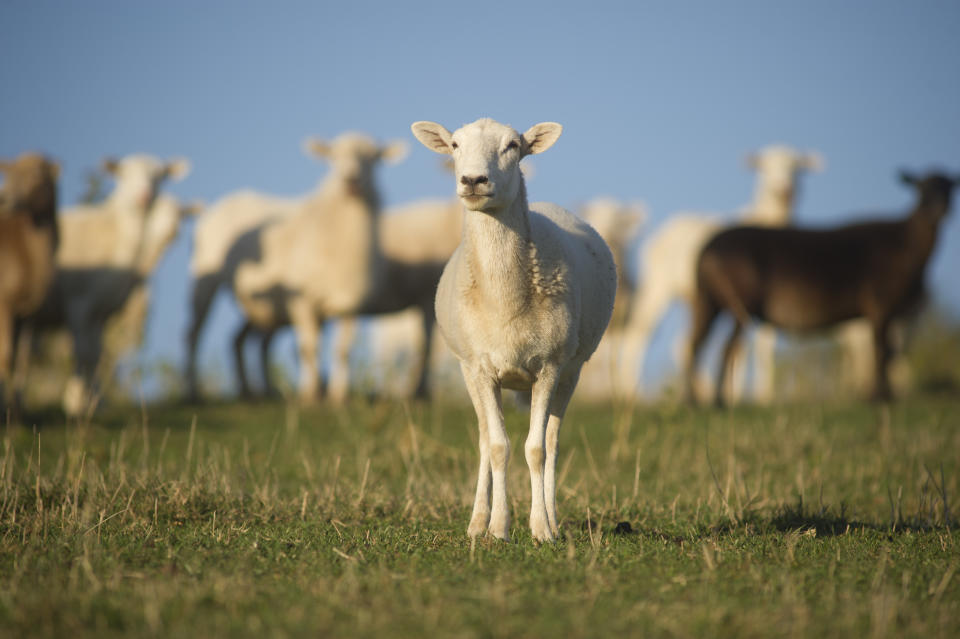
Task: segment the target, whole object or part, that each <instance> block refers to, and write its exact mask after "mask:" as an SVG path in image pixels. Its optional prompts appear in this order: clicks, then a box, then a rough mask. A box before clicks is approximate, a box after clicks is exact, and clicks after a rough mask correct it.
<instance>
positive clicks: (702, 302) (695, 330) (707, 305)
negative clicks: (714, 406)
mask: <svg viewBox="0 0 960 639" xmlns="http://www.w3.org/2000/svg"><path fill="white" fill-rule="evenodd" d="M719 312H720V310H719V309H718V308H717V305H716V304H714V303H713V302H711V301H710V300H709V299H707V298H706V296H704V295H702V294H699V295H697V297H696V299H695V300H694V303H693V318H692V322H691V327H690V345H689V347H688V348H689V350H688V351H687V364H686V368H687V371H686V375H685V377H686V391H685V392H686V399H687V402H688V403H690V404H696V403H697V392H696V379H695V378H696V374H697V364H698V362H699V359H700V352H701V351H702V350H703V343H704V342H705V341H706V339H707V335H709V334H710V327H711V326H712V325H713V321H714V320H715V319H716V317H717V314H718V313H719ZM720 388H721V387H720V386H717V389H718V393H719V389H720Z"/></svg>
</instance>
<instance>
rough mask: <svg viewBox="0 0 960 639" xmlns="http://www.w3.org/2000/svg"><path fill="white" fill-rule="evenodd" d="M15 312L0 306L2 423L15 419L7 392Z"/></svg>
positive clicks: (0, 408)
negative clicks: (8, 403) (9, 406)
mask: <svg viewBox="0 0 960 639" xmlns="http://www.w3.org/2000/svg"><path fill="white" fill-rule="evenodd" d="M13 324H14V319H13V312H12V311H11V310H9V309H8V308H5V307H0V424H2V425H6V424H7V422H8V420H9V421H11V422H12V421H14V416H13V415H7V393H8V392H9V391H10V389H9V385H10V381H11V380H10V367H11V364H12V363H13V352H12V351H13V348H12V346H13Z"/></svg>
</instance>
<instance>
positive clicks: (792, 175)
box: [746, 145, 825, 197]
mask: <svg viewBox="0 0 960 639" xmlns="http://www.w3.org/2000/svg"><path fill="white" fill-rule="evenodd" d="M746 164H747V167H749V168H751V169H753V170H754V171H756V172H757V174H758V176H759V179H760V183H761V187H762V188H764V189H765V190H767V191H770V192H772V193H777V194H782V195H784V196H787V197H792V195H793V191H794V189H795V187H796V183H797V178H798V177H799V175H800V174H801V173H804V172H809V171H816V172H819V171H822V170H823V168H824V164H825V163H824V160H823V157H822V156H821V155H820V154H819V153H817V152H815V151H811V152H809V153H804V152H802V151H798V150H796V149H792V148H790V147H788V146H782V145H774V146H768V147H765V148H763V149H760V150H759V151H756V152H754V153H751V154H749V155H748V156H747V159H746Z"/></svg>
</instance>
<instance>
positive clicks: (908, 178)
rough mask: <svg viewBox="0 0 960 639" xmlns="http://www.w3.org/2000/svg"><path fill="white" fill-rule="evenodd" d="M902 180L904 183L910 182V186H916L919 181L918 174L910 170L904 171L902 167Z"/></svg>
mask: <svg viewBox="0 0 960 639" xmlns="http://www.w3.org/2000/svg"><path fill="white" fill-rule="evenodd" d="M900 181H901V182H903V183H904V184H909V185H910V186H914V185H916V183H917V176H915V175H914V174H913V173H910V172H909V171H904V170H903V169H901V170H900Z"/></svg>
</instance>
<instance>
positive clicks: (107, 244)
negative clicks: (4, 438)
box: [35, 154, 190, 415]
mask: <svg viewBox="0 0 960 639" xmlns="http://www.w3.org/2000/svg"><path fill="white" fill-rule="evenodd" d="M104 168H105V170H106V171H107V172H108V173H110V174H111V175H112V176H113V177H114V179H115V180H116V186H115V187H114V189H113V190H112V191H111V193H110V195H109V196H108V197H107V198H106V200H104V201H103V202H100V203H97V204H88V205H80V206H75V207H71V208H69V209H66V210H65V211H63V212H62V214H61V216H60V218H59V221H60V245H59V247H58V248H57V254H56V273H55V275H54V281H53V285H52V286H51V288H50V293H49V295H48V297H47V300H46V301H45V302H44V304H43V306H42V307H41V308H40V309H39V310H38V311H37V314H36V317H35V322H36V324H37V325H38V326H42V327H62V326H64V325H65V326H66V327H67V328H68V329H69V331H70V335H71V338H72V341H73V357H74V369H75V371H74V375H73V376H72V377H71V378H70V380H69V381H68V382H67V388H66V390H65V391H64V410H65V411H66V412H67V414H68V415H79V414H81V413H83V412H84V411H86V410H87V409H88V408H89V407H90V405H91V402H92V399H93V395H94V392H93V387H94V381H95V373H96V370H97V365H98V363H99V361H100V355H101V352H102V344H103V332H104V326H105V324H106V322H107V320H108V319H109V318H111V317H112V316H114V315H115V314H116V313H117V312H119V311H120V309H122V308H123V306H124V304H125V303H126V302H127V299H128V298H129V296H130V295H131V294H132V293H133V291H134V290H135V289H136V287H137V286H139V285H140V283H141V282H142V281H143V278H144V277H146V276H147V275H148V274H149V273H150V271H151V270H152V269H153V267H154V266H155V265H156V262H157V261H158V260H159V258H160V256H162V254H163V250H164V249H165V248H166V246H167V245H168V244H169V242H170V241H171V240H172V238H173V236H174V235H175V229H176V223H177V222H179V213H180V210H181V209H180V205H179V204H178V203H176V202H174V203H173V204H171V203H170V202H166V201H163V202H158V201H157V194H158V192H159V189H160V186H161V184H162V183H163V182H164V181H165V180H167V179H176V180H179V179H182V178H183V177H185V176H186V175H187V173H189V171H190V163H189V162H188V161H187V160H185V159H175V160H171V161H169V162H164V161H162V160H159V159H157V158H155V157H153V156H150V155H146V154H136V155H129V156H126V157H124V158H123V159H121V160H119V161H116V160H106V161H105V162H104ZM171 207H172V208H173V210H174V218H175V219H168V218H169V215H168V214H167V213H166V212H165V211H166V209H168V208H171ZM155 208H156V209H158V210H160V215H159V217H158V218H157V219H155V220H154V219H152V216H151V211H153V210H154V209H155ZM171 224H173V228H172V229H171V228H170V226H171ZM171 231H172V233H171Z"/></svg>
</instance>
